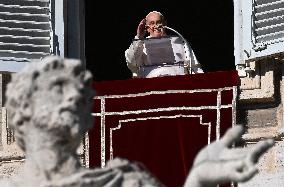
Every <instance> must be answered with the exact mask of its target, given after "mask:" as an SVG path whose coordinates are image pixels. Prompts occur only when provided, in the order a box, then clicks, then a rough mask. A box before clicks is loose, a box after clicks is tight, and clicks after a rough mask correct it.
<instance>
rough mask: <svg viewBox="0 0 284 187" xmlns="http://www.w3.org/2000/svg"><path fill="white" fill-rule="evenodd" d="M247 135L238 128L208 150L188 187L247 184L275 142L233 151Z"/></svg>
mask: <svg viewBox="0 0 284 187" xmlns="http://www.w3.org/2000/svg"><path fill="white" fill-rule="evenodd" d="M243 132H244V129H243V127H242V126H240V125H237V126H235V127H233V128H231V129H229V130H228V131H227V132H226V134H225V135H224V136H223V137H222V138H221V139H220V140H219V141H215V142H213V143H212V144H210V145H208V146H206V147H204V148H203V149H202V150H201V151H200V152H199V153H198V155H197V156H196V158H195V160H194V163H193V167H192V169H191V172H190V174H189V176H188V178H187V181H186V183H185V185H184V186H185V187H189V186H190V187H211V186H212V187H213V186H214V187H216V186H217V184H224V183H229V182H245V181H248V180H249V179H251V178H252V177H253V176H254V175H255V174H256V173H257V172H258V169H257V166H256V163H257V162H258V160H259V158H260V157H261V156H262V155H263V154H264V153H265V152H266V151H267V150H268V149H269V148H271V147H272V146H273V145H274V141H273V140H272V139H268V140H263V141H260V142H258V143H257V144H256V145H254V146H253V147H249V148H248V147H246V148H232V146H233V144H234V142H235V141H237V140H239V139H240V138H241V136H242V134H243Z"/></svg>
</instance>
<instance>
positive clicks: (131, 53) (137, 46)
mask: <svg viewBox="0 0 284 187" xmlns="http://www.w3.org/2000/svg"><path fill="white" fill-rule="evenodd" d="M135 39H136V37H135ZM143 44H144V42H143V41H141V40H134V41H133V42H132V43H131V45H130V46H129V48H128V49H127V50H126V51H125V59H126V63H127V66H128V68H129V69H130V70H131V71H132V73H134V74H138V70H139V67H140V66H141V64H143V62H144V60H145V59H146V58H147V57H146V55H145V54H144V52H143V49H144V46H143Z"/></svg>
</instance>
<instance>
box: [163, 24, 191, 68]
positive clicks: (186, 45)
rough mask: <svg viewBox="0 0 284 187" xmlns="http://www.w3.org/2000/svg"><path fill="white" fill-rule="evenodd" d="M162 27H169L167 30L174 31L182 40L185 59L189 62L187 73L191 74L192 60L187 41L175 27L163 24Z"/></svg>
mask: <svg viewBox="0 0 284 187" xmlns="http://www.w3.org/2000/svg"><path fill="white" fill-rule="evenodd" d="M163 28H165V29H169V30H171V31H173V32H175V33H176V34H177V35H178V36H179V37H180V38H181V39H182V40H183V41H184V44H185V45H184V49H185V59H186V60H188V61H189V63H188V68H189V72H188V73H189V74H192V68H191V66H192V64H191V63H192V62H191V58H190V56H192V54H191V53H190V50H189V49H190V48H191V47H190V45H189V43H188V41H187V40H186V39H185V38H184V37H183V36H182V35H181V34H180V33H179V32H178V31H176V30H175V29H173V28H171V27H168V26H163Z"/></svg>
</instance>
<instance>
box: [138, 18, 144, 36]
mask: <svg viewBox="0 0 284 187" xmlns="http://www.w3.org/2000/svg"><path fill="white" fill-rule="evenodd" d="M145 34H146V19H145V18H144V19H142V20H141V21H140V23H139V25H138V27H137V34H136V36H137V37H138V38H140V39H142V38H144V37H145Z"/></svg>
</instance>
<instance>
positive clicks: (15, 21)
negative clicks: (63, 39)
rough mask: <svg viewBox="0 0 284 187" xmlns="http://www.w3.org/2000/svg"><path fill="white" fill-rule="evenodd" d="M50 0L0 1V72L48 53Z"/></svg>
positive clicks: (49, 44)
mask: <svg viewBox="0 0 284 187" xmlns="http://www.w3.org/2000/svg"><path fill="white" fill-rule="evenodd" d="M50 7H51V3H50V0H1V1H0V71H12V72H14V71H18V70H19V69H21V67H23V66H24V65H25V63H27V62H30V61H32V60H36V59H41V58H42V57H45V56H47V55H49V54H50V53H51V50H52V40H51V11H50Z"/></svg>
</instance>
